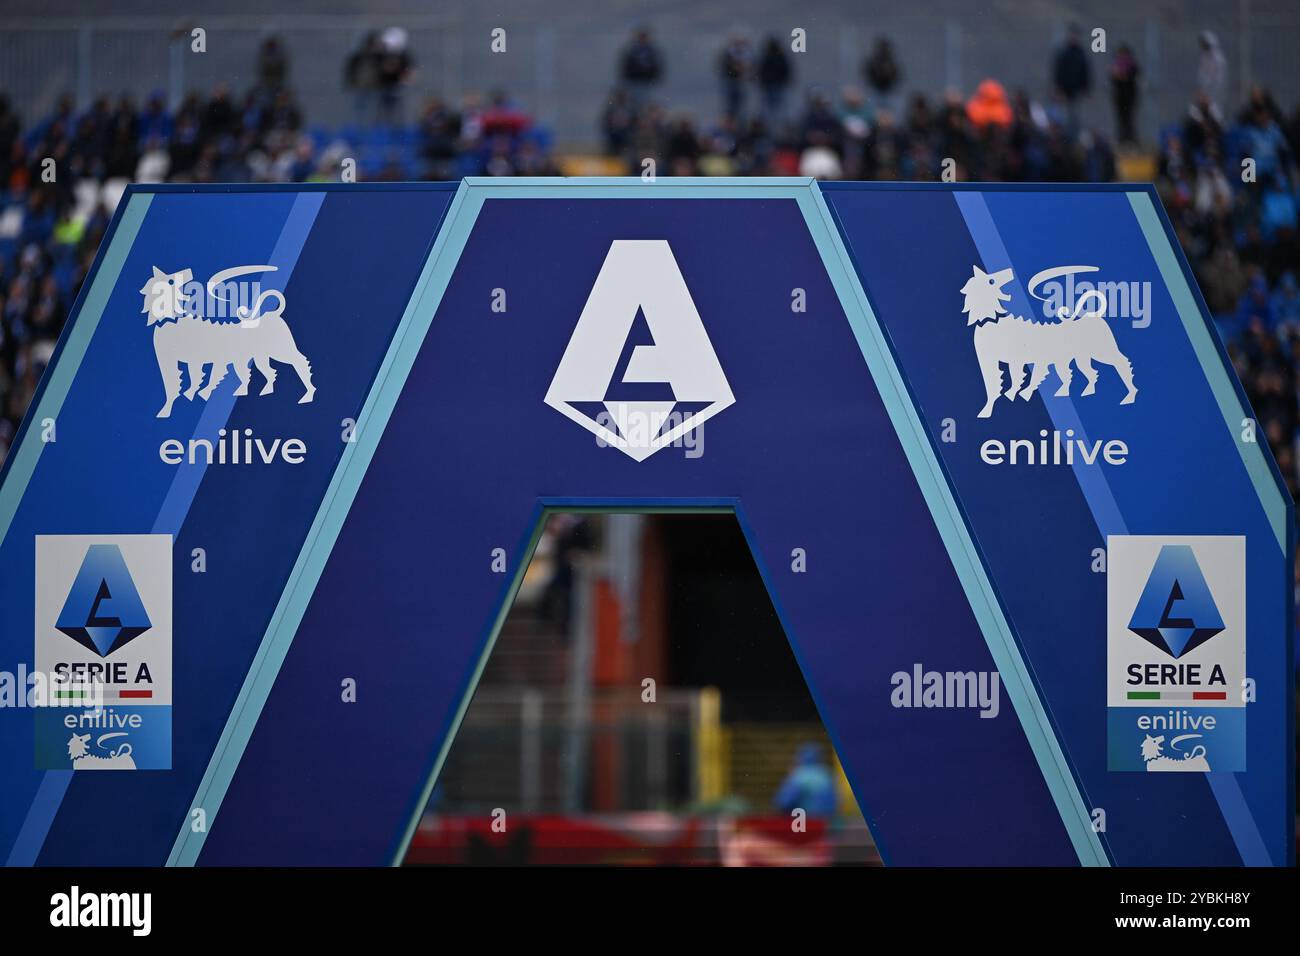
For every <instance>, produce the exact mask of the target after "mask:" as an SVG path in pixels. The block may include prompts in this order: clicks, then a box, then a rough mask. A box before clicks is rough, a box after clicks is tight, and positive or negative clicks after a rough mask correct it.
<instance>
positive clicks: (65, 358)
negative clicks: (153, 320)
mask: <svg viewBox="0 0 1300 956" xmlns="http://www.w3.org/2000/svg"><path fill="white" fill-rule="evenodd" d="M152 202H153V196H152V195H151V194H149V193H134V194H132V195H131V197H130V198H129V199H127V200H126V209H124V210H123V211H122V218H121V220H119V222H118V224H117V229H116V231H115V232H114V233H113V241H112V242H111V243H110V244H109V247H108V249H107V250H106V251H105V252H104V259H103V261H102V262H101V263H100V264H99V269H98V270H97V271H96V273H95V280H94V282H93V283H92V285H91V287H90V292H89V294H87V296H86V300H85V302H83V303H82V307H81V311H80V312H79V313H78V315H77V317H76V320H75V321H74V323H73V326H72V329H71V330H70V331H69V332H68V338H67V340H66V341H65V342H64V344H63V351H62V352H61V353H60V355H59V360H58V362H57V363H56V364H55V366H54V368H52V369H50V370H49V373H48V374H49V381H48V382H47V383H46V385H45V391H44V393H43V394H42V395H41V400H40V402H39V403H38V407H37V409H36V411H35V412H34V413H33V414H32V422H33V424H35V423H38V422H41V421H43V420H45V419H46V418H53V419H57V418H58V416H59V412H60V411H61V410H62V409H63V402H64V400H65V399H67V397H68V392H69V391H70V390H71V388H72V382H73V380H74V379H75V378H76V376H77V370H78V369H80V368H81V362H82V359H84V358H85V356H86V350H87V349H88V348H89V347H90V341H91V339H92V338H93V337H94V335H95V330H96V329H97V328H99V321H100V319H101V318H103V316H104V310H105V309H106V308H107V307H108V299H109V297H110V296H111V295H112V294H113V289H114V288H116V287H117V280H118V277H119V276H120V275H121V274H122V266H123V264H124V263H125V262H126V257H127V255H128V254H129V253H130V252H131V247H132V246H133V245H135V237H136V235H137V234H138V233H139V232H140V225H141V224H142V223H143V222H144V217H145V214H146V213H147V212H148V211H149V206H150V204H151V203H152ZM44 448H45V442H43V441H41V439H40V434H39V432H38V431H37V430H36V429H35V428H28V430H27V433H26V435H24V440H23V442H22V444H20V445H19V446H18V448H16V449H15V450H14V451H13V453H12V454H13V456H14V462H13V465H12V466H11V467H10V470H9V474H8V475H6V476H5V483H4V487H3V488H0V542H2V541H4V539H5V537H6V536H7V535H8V534H9V526H10V524H12V523H13V519H14V515H15V514H17V512H18V506H19V504H20V503H21V502H22V500H23V495H25V494H26V492H27V485H28V483H29V482H30V481H31V477H32V475H33V473H35V471H36V464H37V462H38V461H39V460H40V457H41V451H42V450H43V449H44ZM71 781H72V771H71V770H66V771H65V770H49V771H46V772H45V773H44V774H43V775H42V777H41V782H40V784H39V785H38V786H37V789H36V795H35V797H34V798H33V799H32V805H31V806H30V807H29V808H28V809H27V816H26V817H25V818H24V819H23V825H22V828H21V829H20V830H19V831H18V838H17V840H15V841H14V845H13V846H12V847H11V848H10V850H9V856H8V858H7V859H6V860H5V865H6V866H31V865H32V864H34V863H35V862H36V857H37V856H38V855H39V854H40V852H41V846H42V845H43V844H44V843H45V834H46V833H48V832H49V829H50V824H52V823H53V822H54V815H55V814H56V813H57V812H58V810H59V806H60V804H62V803H63V795H64V793H65V792H66V791H67V789H68V784H69V783H70V782H71Z"/></svg>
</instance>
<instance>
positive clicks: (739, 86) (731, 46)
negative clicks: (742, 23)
mask: <svg viewBox="0 0 1300 956" xmlns="http://www.w3.org/2000/svg"><path fill="white" fill-rule="evenodd" d="M749 70H750V62H749V41H748V40H747V39H745V38H744V37H743V36H739V35H736V36H733V37H732V38H731V39H729V40H728V41H727V43H726V45H725V46H723V48H722V52H721V53H720V54H719V56H718V77H719V79H720V80H721V81H722V113H723V115H724V116H731V117H734V118H739V117H740V116H741V115H742V114H743V113H744V112H745V83H746V82H747V81H748V79H749Z"/></svg>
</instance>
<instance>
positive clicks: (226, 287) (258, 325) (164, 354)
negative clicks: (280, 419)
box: [140, 265, 316, 418]
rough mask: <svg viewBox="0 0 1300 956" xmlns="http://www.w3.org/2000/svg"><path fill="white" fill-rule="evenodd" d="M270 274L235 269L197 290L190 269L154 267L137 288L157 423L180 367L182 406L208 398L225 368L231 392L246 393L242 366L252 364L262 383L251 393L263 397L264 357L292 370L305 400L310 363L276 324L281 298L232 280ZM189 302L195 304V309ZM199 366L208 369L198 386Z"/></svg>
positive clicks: (171, 399) (269, 382)
mask: <svg viewBox="0 0 1300 956" xmlns="http://www.w3.org/2000/svg"><path fill="white" fill-rule="evenodd" d="M275 271H276V267H275V266H266V265H261V266H236V267H235V268H233V269H225V270H222V271H221V272H218V273H217V274H216V275H214V276H212V278H210V279H209V280H208V283H207V286H206V287H205V286H203V285H201V284H199V283H197V282H194V272H193V270H191V269H182V270H180V271H179V272H172V273H167V272H163V271H162V270H161V269H159V268H158V267H157V266H154V270H153V276H152V278H150V279H149V281H148V282H146V283H145V284H144V287H143V288H142V289H141V290H140V292H141V293H143V295H144V307H143V308H142V309H141V310H140V311H141V312H145V313H148V316H149V319H148V324H149V325H151V326H153V330H154V332H153V348H154V354H155V355H156V356H157V358H158V368H159V370H160V371H161V372H162V380H163V390H164V392H165V393H166V401H165V402H164V404H163V407H162V408H161V409H159V411H158V417H159V418H167V417H169V416H170V415H171V413H172V405H174V404H175V403H176V399H177V398H179V397H180V396H181V366H184V367H185V371H186V372H187V373H188V375H189V388H187V389H186V390H185V393H184V394H185V398H186V399H187V400H190V401H192V400H193V399H194V396H195V395H198V396H199V397H200V398H202V399H203V400H204V401H207V400H208V399H209V398H211V397H212V393H213V392H214V391H216V389H217V386H218V385H220V384H221V382H222V381H223V380H224V379H225V377H226V373H227V371H229V370H230V369H231V368H233V369H234V371H235V376H236V378H238V379H239V387H238V388H237V389H235V394H236V395H247V394H248V386H249V383H250V381H251V379H252V371H251V369H250V366H256V367H257V370H258V371H259V372H261V373H262V376H263V377H264V378H265V379H266V384H265V385H263V386H262V390H261V391H260V392H258V394H259V395H269V394H271V392H273V391H274V390H275V378H276V371H275V368H274V367H273V366H272V365H271V362H272V360H274V361H276V362H284V363H286V364H288V365H290V366H292V368H293V370H294V371H295V372H297V373H298V378H299V379H300V380H301V381H302V385H303V388H304V389H305V391H304V393H303V395H302V397H301V398H300V399H298V403H299V404H300V405H301V404H305V403H307V402H310V401H311V400H312V398H313V397H314V396H315V394H316V389H315V387H314V386H313V385H312V382H311V363H310V362H308V361H307V357H306V356H305V355H303V354H302V353H301V352H299V351H298V346H297V345H295V344H294V341H293V333H292V332H290V331H289V326H288V325H287V324H286V323H285V321H284V318H283V315H282V313H283V312H284V307H285V299H284V293H283V292H279V291H277V290H275V289H269V290H267V291H265V292H262V291H261V287H260V285H258V284H257V283H252V284H251V285H250V284H245V283H241V282H238V281H236V280H237V279H238V278H239V277H241V276H245V275H250V274H253V273H257V272H275ZM272 300H274V301H273V304H271V305H270V306H269V307H268V305H267V303H268V302H271V301H272ZM196 301H197V302H201V303H202V304H201V305H199V306H196ZM223 319H238V321H237V322H235V321H222V320H223ZM205 367H210V369H211V370H210V371H209V372H208V374H207V383H206V384H203V381H204V374H203V373H204V369H205Z"/></svg>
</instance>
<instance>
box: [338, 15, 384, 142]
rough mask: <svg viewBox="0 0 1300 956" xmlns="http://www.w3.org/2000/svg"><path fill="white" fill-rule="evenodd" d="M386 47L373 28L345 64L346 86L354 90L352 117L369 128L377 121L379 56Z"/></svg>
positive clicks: (349, 89) (360, 125) (344, 81)
mask: <svg viewBox="0 0 1300 956" xmlns="http://www.w3.org/2000/svg"><path fill="white" fill-rule="evenodd" d="M382 55H383V48H382V46H381V45H380V42H379V33H378V32H376V31H374V30H371V31H370V32H369V33H367V34H366V35H365V37H364V38H363V39H362V40H361V45H360V46H358V47H357V48H356V49H355V50H353V51H352V53H351V54H350V55H349V56H348V59H347V62H346V63H345V64H344V65H343V86H344V87H345V88H346V89H347V90H348V91H349V92H350V93H351V94H352V112H353V118H354V120H355V122H356V124H357V126H358V127H360V128H361V129H366V128H368V127H370V126H372V125H373V124H374V122H375V115H376V112H377V110H376V107H377V104H378V97H379V60H380V58H381V57H382Z"/></svg>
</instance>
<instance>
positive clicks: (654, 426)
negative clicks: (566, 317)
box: [545, 239, 736, 461]
mask: <svg viewBox="0 0 1300 956" xmlns="http://www.w3.org/2000/svg"><path fill="white" fill-rule="evenodd" d="M735 400H736V399H735V396H733V395H732V393H731V386H730V385H729V384H728V383H727V379H726V376H724V375H723V373H722V366H721V364H719V362H718V357H717V355H716V354H715V353H714V351H713V345H712V343H711V342H710V341H709V336H708V333H707V332H705V330H704V323H703V322H702V321H701V319H700V314H699V312H698V311H697V310H696V308H695V303H694V302H693V301H692V299H691V294H690V291H689V290H688V289H687V287H686V280H685V279H684V278H683V277H682V273H681V270H680V269H679V268H678V267H677V261H676V260H675V259H674V258H673V253H672V249H670V248H669V246H668V243H667V242H666V241H664V240H662V239H650V240H643V239H618V240H615V241H614V242H613V243H612V244H611V245H610V247H609V253H608V254H607V255H606V256H605V263H604V265H602V266H601V269H600V274H599V275H597V276H596V282H595V284H594V285H593V286H592V289H591V294H590V295H589V296H588V297H587V304H586V305H585V306H583V309H582V314H581V315H580V316H579V317H578V324H577V327H576V328H575V329H574V330H573V335H572V337H571V338H570V339H569V344H568V347H567V348H566V349H565V350H564V355H563V356H562V357H561V359H560V364H559V367H558V368H557V369H556V370H555V377H554V378H553V379H552V380H551V387H550V388H549V389H548V390H547V392H546V399H545V401H546V404H547V405H549V406H551V407H552V408H554V409H555V410H556V411H558V412H560V413H561V414H563V415H564V416H565V417H567V418H569V419H571V420H573V421H575V422H577V423H578V424H579V425H581V426H582V427H583V428H585V429H587V430H588V431H589V432H591V433H592V434H593V435H595V436H596V437H597V438H598V439H600V440H601V441H602V442H603V443H604V444H608V445H613V446H614V447H615V448H617V449H619V450H620V451H621V452H623V453H624V454H625V455H627V456H628V457H630V458H632V459H634V460H636V461H644V460H645V459H647V458H649V457H650V456H651V455H653V454H654V453H655V452H657V451H658V450H659V449H661V448H663V447H665V446H666V445H670V444H672V443H673V442H675V441H677V440H679V439H681V438H682V436H684V435H685V434H686V433H687V432H689V431H691V430H692V429H694V428H697V427H698V426H700V425H702V424H703V423H704V422H705V421H707V420H708V419H710V418H712V417H713V416H714V415H716V414H718V412H720V411H722V410H723V409H724V408H726V407H727V406H729V405H731V404H733V403H734V402H735Z"/></svg>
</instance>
